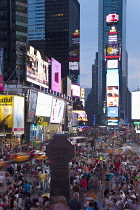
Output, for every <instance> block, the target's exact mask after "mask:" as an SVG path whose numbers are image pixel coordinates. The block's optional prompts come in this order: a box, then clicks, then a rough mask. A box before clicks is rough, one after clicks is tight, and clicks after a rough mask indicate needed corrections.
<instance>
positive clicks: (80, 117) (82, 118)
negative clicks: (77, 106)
mask: <svg viewBox="0 0 140 210" xmlns="http://www.w3.org/2000/svg"><path fill="white" fill-rule="evenodd" d="M73 113H77V114H78V120H79V121H87V114H86V112H85V111H84V110H73Z"/></svg>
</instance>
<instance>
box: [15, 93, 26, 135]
mask: <svg viewBox="0 0 140 210" xmlns="http://www.w3.org/2000/svg"><path fill="white" fill-rule="evenodd" d="M13 97H14V106H13V110H14V116H13V132H14V134H24V110H25V104H24V103H25V102H24V97H20V96H13Z"/></svg>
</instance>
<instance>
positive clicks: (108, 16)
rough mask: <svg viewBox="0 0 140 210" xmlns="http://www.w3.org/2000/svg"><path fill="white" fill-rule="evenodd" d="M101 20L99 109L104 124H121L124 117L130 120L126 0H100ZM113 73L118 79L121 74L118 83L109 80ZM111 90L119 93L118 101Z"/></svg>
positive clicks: (101, 121) (99, 37) (99, 28)
mask: <svg viewBox="0 0 140 210" xmlns="http://www.w3.org/2000/svg"><path fill="white" fill-rule="evenodd" d="M98 21H99V23H98V65H99V66H98V106H99V108H98V111H99V117H100V123H101V124H107V123H108V122H107V121H111V120H112V119H115V120H116V121H118V123H119V122H120V120H121V119H122V120H123V122H124V123H125V122H126V121H127V116H126V90H127V52H126V0H99V18H98ZM112 74H113V75H116V78H117V77H118V81H117V82H116V83H115V82H114V84H113V83H111V82H110V81H109V78H111V76H110V75H112ZM116 80H117V79H116ZM110 91H116V92H115V94H116V95H117V97H118V98H117V99H116V97H115V98H114V99H113V100H115V101H116V100H117V103H116V104H115V102H112V98H111V94H112V93H110ZM117 91H118V92H117ZM113 94H114V92H113ZM116 107H117V108H116ZM116 121H115V122H114V123H115V124H116ZM118 123H117V124H118ZM110 125H111V124H110Z"/></svg>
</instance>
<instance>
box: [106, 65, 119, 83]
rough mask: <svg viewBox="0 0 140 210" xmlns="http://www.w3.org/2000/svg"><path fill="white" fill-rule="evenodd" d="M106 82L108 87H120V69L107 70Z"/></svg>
mask: <svg viewBox="0 0 140 210" xmlns="http://www.w3.org/2000/svg"><path fill="white" fill-rule="evenodd" d="M106 81H107V82H106V83H107V86H119V74H118V69H107V75H106Z"/></svg>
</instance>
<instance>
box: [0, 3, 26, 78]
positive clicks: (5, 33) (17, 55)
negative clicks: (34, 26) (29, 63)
mask: <svg viewBox="0 0 140 210" xmlns="http://www.w3.org/2000/svg"><path fill="white" fill-rule="evenodd" d="M27 26H28V25H27V0H5V1H2V0H0V47H2V48H3V55H4V65H3V69H4V71H3V76H4V80H5V81H9V80H11V79H12V80H15V79H17V78H19V79H20V80H23V79H24V78H25V67H26V45H27Z"/></svg>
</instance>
